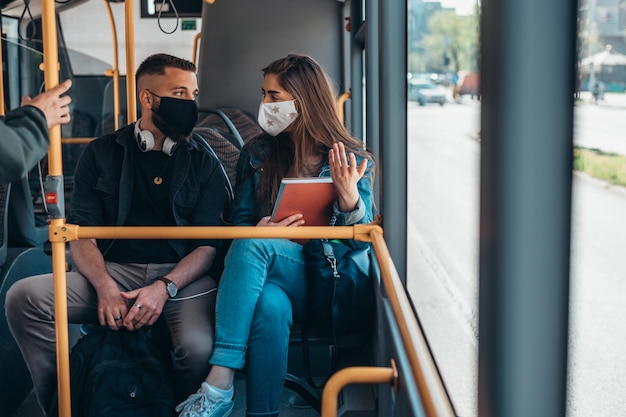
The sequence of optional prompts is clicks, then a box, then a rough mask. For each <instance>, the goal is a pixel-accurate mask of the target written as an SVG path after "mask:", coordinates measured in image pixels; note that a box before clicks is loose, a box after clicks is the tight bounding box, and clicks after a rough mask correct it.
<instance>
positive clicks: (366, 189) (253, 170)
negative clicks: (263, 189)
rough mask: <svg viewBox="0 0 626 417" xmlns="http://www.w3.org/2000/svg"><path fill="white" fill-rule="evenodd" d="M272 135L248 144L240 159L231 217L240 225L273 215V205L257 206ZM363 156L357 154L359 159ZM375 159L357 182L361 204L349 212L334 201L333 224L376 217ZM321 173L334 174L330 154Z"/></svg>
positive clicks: (250, 223)
mask: <svg viewBox="0 0 626 417" xmlns="http://www.w3.org/2000/svg"><path fill="white" fill-rule="evenodd" d="M272 139H273V138H272V136H269V135H265V136H263V137H261V138H259V139H257V140H252V141H250V142H248V143H247V144H246V146H244V148H243V149H242V151H241V155H240V157H239V162H238V163H237V181H236V184H235V201H234V203H233V207H232V215H231V221H232V223H234V224H236V225H239V226H250V225H256V224H257V223H258V222H259V220H260V219H261V217H264V216H269V214H270V213H271V210H272V207H262V208H260V210H257V207H256V190H257V189H258V188H259V187H260V181H261V172H260V170H259V167H260V166H261V163H262V162H263V160H264V159H265V158H267V154H268V152H269V148H270V146H269V145H270V143H269V142H270V141H271V140H272ZM362 160H363V158H360V157H359V156H357V163H360V162H361V161H362ZM372 167H373V163H372V161H368V169H367V171H366V172H365V175H363V178H361V179H360V180H359V182H358V184H357V187H358V190H359V195H360V198H359V202H358V203H357V207H356V208H355V209H354V210H353V211H351V212H349V213H343V212H341V211H339V206H338V204H337V202H336V201H335V203H334V204H333V215H332V217H331V225H335V226H349V225H353V224H357V223H370V222H372V221H373V214H372ZM319 176H320V177H329V176H330V165H329V163H328V158H326V160H325V161H324V165H323V166H322V170H321V172H320V174H319Z"/></svg>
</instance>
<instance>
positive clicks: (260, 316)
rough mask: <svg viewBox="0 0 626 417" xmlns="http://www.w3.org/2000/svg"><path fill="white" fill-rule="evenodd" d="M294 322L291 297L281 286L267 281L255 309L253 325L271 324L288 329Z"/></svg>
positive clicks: (265, 325)
mask: <svg viewBox="0 0 626 417" xmlns="http://www.w3.org/2000/svg"><path fill="white" fill-rule="evenodd" d="M291 324H292V308H291V301H290V300H289V297H288V296H287V294H286V293H285V291H283V290H282V289H281V288H280V287H278V286H277V285H273V284H271V283H266V284H265V286H264V287H263V291H262V292H261V295H260V297H259V300H258V301H257V305H256V308H255V310H254V318H253V326H255V327H256V326H259V325H260V326H264V327H267V326H268V325H271V326H272V327H280V328H283V329H286V330H287V331H288V330H289V328H290V327H291Z"/></svg>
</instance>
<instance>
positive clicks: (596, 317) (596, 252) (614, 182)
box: [567, 0, 626, 417]
mask: <svg viewBox="0 0 626 417" xmlns="http://www.w3.org/2000/svg"><path fill="white" fill-rule="evenodd" d="M611 16H620V18H619V19H612V18H611ZM623 16H624V14H623V9H622V10H620V8H619V5H618V4H614V5H603V4H602V3H601V2H597V6H596V1H592V0H586V1H582V2H580V7H579V11H578V21H579V25H580V26H579V31H578V35H579V39H578V44H579V45H580V47H579V49H578V57H577V58H578V80H577V84H576V90H575V92H574V95H575V104H574V154H573V157H574V176H573V183H572V194H573V195H572V222H571V225H572V240H571V258H570V259H571V260H570V268H571V273H570V315H569V318H570V322H569V360H568V401H567V405H568V410H567V411H568V412H567V415H568V416H570V417H582V416H588V415H604V416H609V415H618V414H623V413H624V400H623V398H622V392H621V391H622V390H621V387H623V386H624V385H625V384H626V365H625V364H624V361H623V360H622V359H621V358H622V347H623V344H624V343H623V342H624V340H626V328H625V327H624V325H623V319H622V318H623V317H624V314H625V313H626V301H624V297H623V294H625V293H626V283H625V282H624V279H623V274H622V273H621V272H618V271H622V268H624V267H625V266H626V265H625V264H624V262H625V261H624V256H623V254H622V251H621V248H622V247H624V244H625V243H626V224H625V223H624V220H623V218H624V215H623V213H624V209H625V208H626V198H625V197H624V196H625V195H626V194H624V190H625V189H624V187H625V186H626V181H624V178H625V177H624V175H626V172H625V171H624V164H623V162H620V161H625V160H626V146H624V142H623V140H622V138H623V130H624V129H623V126H622V124H621V123H620V119H619V117H618V114H619V113H620V112H622V111H623V109H624V106H626V95H625V94H624V90H625V88H626V65H625V64H626V60H625V58H626V55H624V54H626V38H624V36H623V35H620V36H614V33H615V32H614V31H615V30H618V29H617V27H618V24H619V25H620V28H622V29H623V27H624V21H623ZM595 88H598V89H599V91H597V94H594V93H596V91H594V90H595ZM594 96H595V97H594Z"/></svg>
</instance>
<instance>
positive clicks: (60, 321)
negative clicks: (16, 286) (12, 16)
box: [41, 0, 72, 417]
mask: <svg viewBox="0 0 626 417" xmlns="http://www.w3.org/2000/svg"><path fill="white" fill-rule="evenodd" d="M41 3H42V5H41V6H42V8H41V25H42V32H43V56H44V60H43V66H44V80H45V86H46V90H49V89H51V88H53V87H55V86H57V85H58V84H59V51H58V43H57V27H56V18H55V13H54V0H42V2H41ZM48 175H49V176H58V177H60V178H62V177H63V163H62V161H61V126H59V125H57V126H55V127H53V128H52V129H50V150H49V152H48ZM57 198H59V199H60V198H63V195H62V193H61V195H59V196H57ZM64 223H65V219H63V218H53V219H51V220H50V229H51V230H52V229H54V228H55V227H62V226H63V224H64ZM51 244H52V273H53V276H54V317H55V320H54V326H55V330H56V343H57V384H58V391H59V415H60V416H61V417H70V416H71V414H72V410H71V402H70V351H69V339H68V324H67V323H68V319H67V291H66V276H65V260H66V259H65V242H62V241H61V242H52V243H51Z"/></svg>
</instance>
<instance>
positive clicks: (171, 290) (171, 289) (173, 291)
mask: <svg viewBox="0 0 626 417" xmlns="http://www.w3.org/2000/svg"><path fill="white" fill-rule="evenodd" d="M167 293H168V294H169V295H170V297H176V294H178V289H177V288H176V284H174V283H173V282H170V283H169V284H167Z"/></svg>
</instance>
